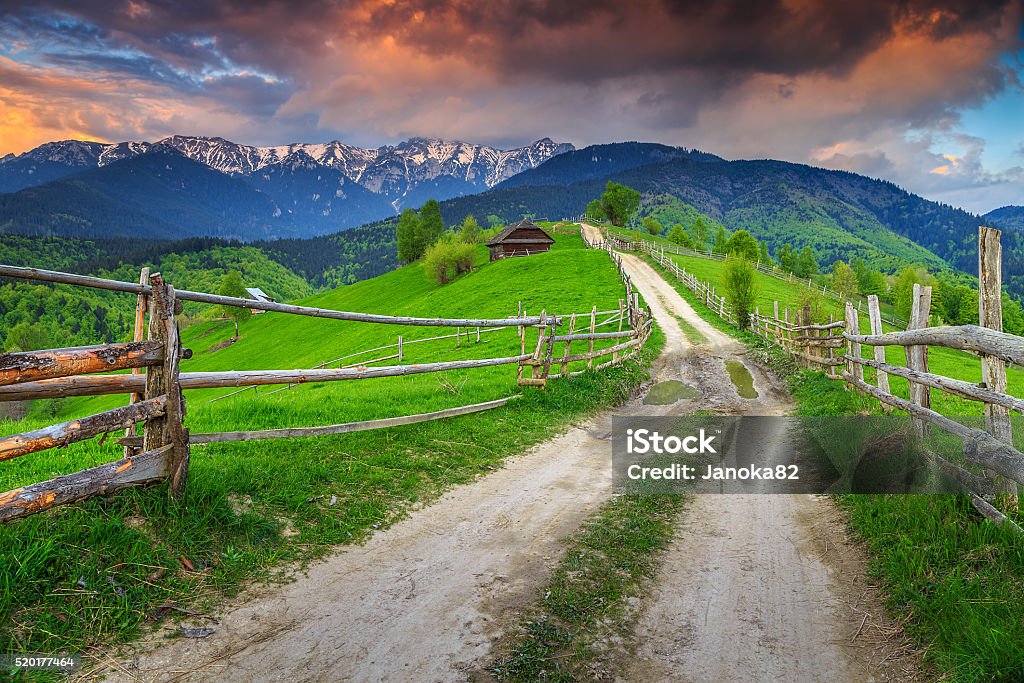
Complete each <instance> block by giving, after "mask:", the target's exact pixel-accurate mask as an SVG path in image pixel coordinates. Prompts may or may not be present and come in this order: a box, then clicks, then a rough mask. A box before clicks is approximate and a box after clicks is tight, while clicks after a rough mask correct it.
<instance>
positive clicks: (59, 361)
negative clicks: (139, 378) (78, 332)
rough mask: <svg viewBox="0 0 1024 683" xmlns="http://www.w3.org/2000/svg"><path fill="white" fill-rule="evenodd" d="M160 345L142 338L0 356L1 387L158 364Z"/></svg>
mask: <svg viewBox="0 0 1024 683" xmlns="http://www.w3.org/2000/svg"><path fill="white" fill-rule="evenodd" d="M163 358H164V353H163V345H162V344H160V343H159V342H152V341H143V342H129V343H127V344H98V345H96V346H79V347H74V348H67V349H48V350H45V351H28V352H25V353H5V354H2V355H0V386H6V385H11V384H19V383H22V382H36V381H39V380H43V379H53V378H55V377H69V376H72V375H87V374H90V373H93V372H106V371H110V370H125V369H127V368H143V367H147V366H150V365H159V364H160V363H162V362H163Z"/></svg>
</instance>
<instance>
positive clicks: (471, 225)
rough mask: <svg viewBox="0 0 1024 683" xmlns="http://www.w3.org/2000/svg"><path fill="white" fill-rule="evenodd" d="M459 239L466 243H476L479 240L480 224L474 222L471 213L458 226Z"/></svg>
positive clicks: (474, 219)
mask: <svg viewBox="0 0 1024 683" xmlns="http://www.w3.org/2000/svg"><path fill="white" fill-rule="evenodd" d="M459 239H460V240H461V241H462V242H465V243H466V244H476V243H477V242H478V241H480V224H479V223H477V222H476V218H474V217H473V214H469V215H468V216H466V220H464V221H462V227H460V228H459Z"/></svg>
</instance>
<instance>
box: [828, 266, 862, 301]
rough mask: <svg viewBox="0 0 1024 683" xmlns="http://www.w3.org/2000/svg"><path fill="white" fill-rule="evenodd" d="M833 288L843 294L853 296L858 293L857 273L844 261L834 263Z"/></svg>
mask: <svg viewBox="0 0 1024 683" xmlns="http://www.w3.org/2000/svg"><path fill="white" fill-rule="evenodd" d="M832 289H834V290H836V291H837V292H839V293H840V294H842V295H843V296H853V295H854V294H856V293H857V274H856V273H855V272H853V268H851V267H850V266H848V265H846V264H845V263H844V262H842V261H836V262H835V263H833V264H832Z"/></svg>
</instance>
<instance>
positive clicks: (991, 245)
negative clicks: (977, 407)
mask: <svg viewBox="0 0 1024 683" xmlns="http://www.w3.org/2000/svg"><path fill="white" fill-rule="evenodd" d="M1000 237H1001V233H1000V232H999V231H998V230H995V229H993V228H986V227H984V226H982V227H979V228H978V283H979V296H978V321H979V324H980V325H981V326H982V327H987V328H989V329H991V330H996V331H997V332H1002V331H1003V248H1002V244H1001V242H1000ZM981 375H982V381H983V382H984V384H985V388H986V389H988V390H989V391H997V392H999V393H1001V394H1005V393H1006V363H1005V362H1004V361H1002V360H1001V359H999V358H996V357H994V356H989V355H982V357H981ZM985 430H986V431H987V432H989V433H990V434H991V435H992V436H994V437H996V438H997V439H999V440H1000V441H1002V442H1003V443H1007V444H1010V445H1011V446H1012V445H1013V428H1012V426H1011V424H1010V411H1009V410H1008V409H1007V408H1006V407H1005V406H997V405H993V404H991V403H986V404H985ZM986 474H988V475H989V476H994V475H993V473H992V472H986ZM994 479H995V481H994V483H995V492H996V494H1005V495H1006V496H1008V497H1009V498H1010V500H1009V501H1008V502H1009V503H1010V504H1011V505H1013V506H1016V504H1017V484H1016V482H1014V481H1012V480H1010V479H1007V478H1005V477H994Z"/></svg>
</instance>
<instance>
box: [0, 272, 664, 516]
mask: <svg viewBox="0 0 1024 683" xmlns="http://www.w3.org/2000/svg"><path fill="white" fill-rule="evenodd" d="M613 258H615V257H614V256H613ZM619 268H620V272H621V266H620V267H619ZM0 277H11V278H19V279H25V280H32V281H37V282H51V283H64V284H70V285H77V286H83V287H93V288H99V289H105V290H112V291H119V292H126V293H130V294H134V295H135V296H136V297H137V303H136V307H135V308H136V317H135V335H134V336H135V338H134V340H133V341H132V342H129V343H116V344H102V345H98V346H87V347H78V348H68V349H52V350H44V351H31V352H25V353H8V354H3V355H0V401H24V400H33V399H52V398H63V397H68V396H97V395H103V394H128V395H129V401H130V402H129V405H127V406H122V407H119V408H115V409H113V410H109V411H106V412H104V413H100V414H98V415H91V416H88V417H84V418H80V419H76V420H71V421H68V422H64V423H61V424H57V425H52V426H49V427H46V428H43V429H39V430H36V431H32V432H26V433H22V434H14V435H11V436H6V437H0V461H2V460H10V459H13V458H17V457H22V456H26V455H29V454H31V453H36V452H39V451H42V450H45V449H50V448H61V447H65V446H67V445H69V444H72V443H75V442H80V441H84V440H87V439H91V438H94V437H97V436H102V439H101V443H102V442H103V441H104V440H106V438H107V436H108V435H109V434H111V433H113V432H116V431H121V430H125V436H124V437H123V438H120V439H117V440H116V443H117V444H119V445H121V446H123V449H124V453H123V455H124V457H123V458H121V459H120V460H117V461H116V462H111V463H108V464H104V465H100V466H98V467H93V468H91V469H87V470H83V471H80V472H75V473H73V474H68V475H64V476H59V477H56V478H54V479H51V480H49V481H45V482H40V483H37V484H32V485H29V486H25V487H22V488H18V489H15V490H13V491H9V492H7V493H0V522H6V521H10V520H14V519H19V518H22V517H26V516H28V515H31V514H34V513H37V512H40V511H43V510H47V509H50V508H53V507H55V506H58V505H64V504H67V503H72V502H75V501H80V500H84V499H86V498H90V497H92V496H96V495H104V494H109V493H112V492H114V491H117V490H120V489H124V488H127V487H132V486H139V485H144V484H150V483H154V482H159V481H163V480H165V479H166V480H169V483H170V487H169V488H170V493H171V495H172V496H175V497H178V496H180V495H181V493H182V492H183V490H184V484H185V480H186V478H187V475H188V465H189V454H190V453H189V447H190V444H193V443H225V442H233V441H250V440H255V439H279V438H294V437H301V436H319V435H324V434H343V433H350V432H356V431H364V430H369V429H381V428H387V427H393V426H397V425H407V424H414V423H418V422H426V421H430V420H437V419H443V418H447V417H453V416H456V415H466V414H469V413H475V412H480V411H483V410H491V409H494V408H497V407H500V406H503V405H505V404H506V403H507V402H508V401H509V400H511V399H514V398H515V397H516V396H515V395H512V396H509V397H506V398H501V399H497V400H494V401H487V402H484V403H478V404H473V405H467V406H459V407H456V408H449V409H446V410H440V411H435V412H431V413H421V414H416V415H403V416H398V417H391V418H384V419H378V420H368V421H362V422H349V423H343V424H334V425H323V426H316V427H300V428H286V429H267V430H259V431H234V432H220V433H211V434H190V433H189V430H188V429H187V428H186V427H185V424H186V420H185V418H186V403H185V396H184V391H185V390H186V389H209V388H220V387H243V388H246V389H248V388H252V387H255V386H265V385H283V387H284V388H288V387H291V386H295V385H297V384H301V383H305V382H334V381H346V380H363V379H372V378H379V377H402V376H407V375H416V374H424V373H436V372H447V371H451V370H463V369H470V368H482V367H493V366H499V365H518V366H519V367H518V371H517V374H518V379H519V383H520V384H527V385H539V386H543V385H544V384H546V381H547V380H548V379H553V378H557V377H564V376H568V375H574V374H578V373H579V372H580V371H579V370H577V371H572V372H570V371H569V366H570V364H571V363H574V362H578V361H584V360H585V361H587V367H588V368H593V369H601V368H604V367H608V366H609V365H613V364H617V363H621V362H623V361H624V360H626V359H627V358H629V357H631V356H632V355H633V354H635V353H636V352H637V351H638V350H639V348H640V346H642V344H643V343H644V341H646V339H647V337H648V336H649V334H650V327H651V319H650V313H649V311H645V310H643V309H641V308H640V306H639V303H638V300H637V297H636V295H635V294H634V293H633V292H632V288H631V286H630V285H629V283H628V278H626V284H627V291H628V293H629V295H628V296H627V298H626V300H624V301H620V305H619V308H618V309H617V310H615V311H598V310H597V309H596V307H592V308H591V310H590V311H589V312H588V313H578V314H568V315H557V314H548V313H547V312H545V311H542V312H541V313H540V315H535V316H529V315H526V314H525V312H523V311H522V307H521V306H520V311H519V313H518V314H517V315H515V316H509V317H508V318H414V317H401V316H388V315H378V314H369V313H354V312H348V311H336V310H330V309H321V308H311V307H306V306H295V305H291V304H279V303H275V302H268V301H258V300H250V299H239V298H235V297H225V296H219V295H213V294H206V293H203V292H189V291H185V290H175V289H174V287H172V286H171V285H170V284H168V283H166V282H164V281H163V279H162V278H161V276H160V275H159V274H153V275H152V276H150V275H149V273H148V271H147V270H143V273H142V277H141V279H140V282H139V283H138V284H136V283H129V282H118V281H115V280H107V279H102V278H94V277H87V276H82V275H74V274H71V273H61V272H56V271H46V270H38V269H33V268H18V267H13V266H2V265H0ZM183 300H185V301H198V302H202V303H208V304H215V305H222V306H236V307H242V308H248V309H254V310H262V311H275V312H279V313H286V314H291V315H303V316H310V317H316V318H327V319H333V320H349V321H355V322H361V323H374V324H387V325H406V326H430V327H448V328H454V329H455V330H456V331H455V333H454V334H446V335H440V336H435V337H428V338H423V339H403V338H402V337H401V336H400V337H398V341H397V342H396V343H395V344H387V345H383V346H379V347H376V348H374V349H367V350H365V351H361V352H358V353H357V354H350V355H347V356H342V357H341V358H337V359H333V360H331V361H325V362H323V363H321V364H320V365H319V366H317V367H315V368H308V369H299V370H234V371H222V372H182V371H181V367H180V363H181V361H182V360H184V359H187V358H189V357H190V356H191V351H190V350H189V349H186V348H184V347H183V346H182V343H181V339H180V337H179V334H178V324H177V320H176V317H175V316H176V315H178V314H180V313H181V302H182V301H183ZM147 314H148V326H147V325H146V318H147ZM598 318H603V319H602V320H600V321H599V320H598ZM565 323H568V331H567V332H566V333H565V334H562V333H560V331H559V330H560V327H561V326H562V325H563V324H565ZM577 325H580V327H579V328H577ZM583 325H588V331H586V332H584V331H581V330H582V329H583V328H582V326H583ZM607 325H617V331H616V332H604V331H599V328H602V327H604V326H607ZM512 328H515V329H517V330H518V333H519V337H520V343H521V353H519V354H518V355H512V356H505V357H493V358H480V359H471V360H454V361H443V362H433V363H418V364H402V360H403V359H404V356H405V349H406V348H407V347H408V346H409V345H410V344H416V343H422V342H426V341H432V340H439V339H450V338H454V339H455V340H456V344H457V345H458V344H461V343H462V340H463V339H464V338H466V337H468V336H469V335H470V334H474V331H475V336H476V339H477V341H479V340H480V335H481V334H487V333H490V332H496V331H499V330H508V329H512ZM531 330H537V332H538V341H537V344H536V347H535V349H534V350H533V351H532V352H527V350H526V343H527V336H528V334H529V332H530V331H531ZM143 337H145V338H143ZM608 339H614V340H615V342H616V343H614V344H613V345H612V346H608V347H604V348H598V349H595V342H598V343H599V344H602V345H603V344H604V343H605V342H604V341H602V340H608ZM620 340H621V341H620ZM560 344H564V346H563V347H562V348H561V349H559V350H560V351H561V354H560V355H556V348H557V347H558V345H560ZM573 344H577V347H578V346H579V345H581V344H585V345H586V346H587V350H586V351H585V352H579V351H577V352H576V353H573V352H572V350H571V348H570V347H571V346H572V345H573ZM391 351H394V353H389V352H391ZM382 352H383V355H381V356H379V357H373V358H370V359H366V358H363V359H362V360H361V361H359V362H350V363H348V364H342V365H340V366H339V367H328V366H329V365H333V364H335V363H342V362H343V361H346V360H349V361H351V360H353V359H354V358H357V357H362V356H364V355H368V354H370V353H382ZM602 356H611V360H609V361H607V362H604V363H601V364H599V365H597V366H596V367H595V366H594V359H597V358H600V357H602ZM392 360H397V361H398V364H394V365H376V363H381V362H385V361H392ZM552 365H555V366H557V371H556V372H551V370H552ZM122 370H131V371H132V373H131V374H124V373H121V374H95V373H109V372H115V371H122ZM142 371H144V374H141V373H142ZM524 371H527V372H529V376H524V375H525V374H526V373H525V372H524ZM535 372H536V373H537V374H536V375H535V374H534V373H535ZM228 395H231V394H228ZM228 395H225V396H222V397H220V398H226V396H228ZM137 424H142V425H143V431H142V434H141V435H139V434H137V433H136V431H135V426H136V425H137Z"/></svg>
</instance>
